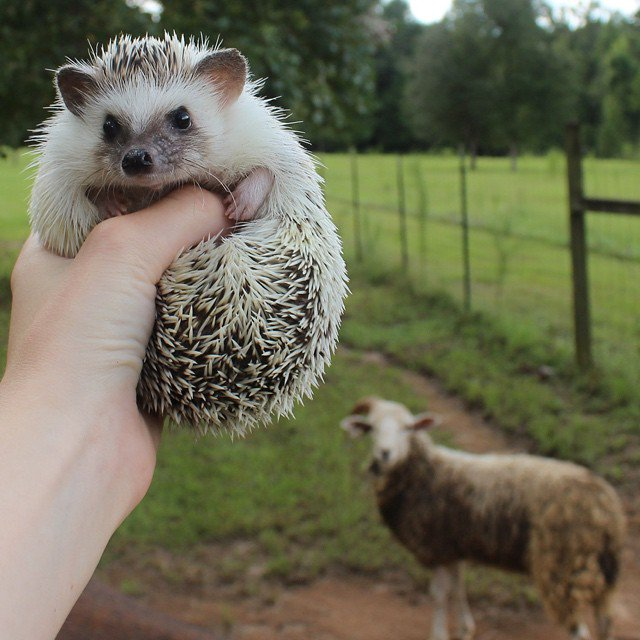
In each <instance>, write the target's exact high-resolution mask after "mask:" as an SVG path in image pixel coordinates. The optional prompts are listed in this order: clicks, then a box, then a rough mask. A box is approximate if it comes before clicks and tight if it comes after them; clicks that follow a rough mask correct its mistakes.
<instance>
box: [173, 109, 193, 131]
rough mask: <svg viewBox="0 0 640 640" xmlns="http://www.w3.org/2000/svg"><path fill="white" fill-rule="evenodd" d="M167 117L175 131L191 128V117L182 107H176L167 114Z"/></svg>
mask: <svg viewBox="0 0 640 640" xmlns="http://www.w3.org/2000/svg"><path fill="white" fill-rule="evenodd" d="M169 117H170V118H171V124H172V125H173V126H174V127H175V128H176V129H188V128H189V127H190V126H191V116H190V115H189V112H188V111H187V110H186V109H185V108H184V107H178V108H177V109H176V110H175V111H172V112H171V113H170V114H169Z"/></svg>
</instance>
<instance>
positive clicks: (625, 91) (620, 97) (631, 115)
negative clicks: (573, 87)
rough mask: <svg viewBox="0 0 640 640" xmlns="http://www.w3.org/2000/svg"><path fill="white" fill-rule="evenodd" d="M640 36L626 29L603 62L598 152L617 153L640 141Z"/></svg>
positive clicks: (615, 154)
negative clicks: (639, 57)
mask: <svg viewBox="0 0 640 640" xmlns="http://www.w3.org/2000/svg"><path fill="white" fill-rule="evenodd" d="M639 55H640V38H638V35H637V33H636V32H635V30H633V31H631V30H627V29H625V30H623V31H622V32H620V34H619V35H618V37H617V38H616V39H615V41H614V42H613V43H612V44H611V46H610V47H609V49H608V51H607V53H606V55H605V56H604V59H603V62H602V81H603V85H604V89H605V91H604V95H603V102H602V123H601V125H600V129H599V132H598V140H597V148H598V153H599V154H601V155H604V156H617V155H621V154H622V153H623V152H624V151H625V147H627V148H628V147H635V148H637V146H638V143H639V142H640V88H639V85H640V63H639V62H638V56H639Z"/></svg>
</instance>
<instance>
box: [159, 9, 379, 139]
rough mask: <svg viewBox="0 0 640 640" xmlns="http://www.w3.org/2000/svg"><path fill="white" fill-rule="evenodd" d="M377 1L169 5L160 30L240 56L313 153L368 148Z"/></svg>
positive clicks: (377, 27)
mask: <svg viewBox="0 0 640 640" xmlns="http://www.w3.org/2000/svg"><path fill="white" fill-rule="evenodd" d="M377 3H378V0H326V1H324V2H320V1H318V0H296V1H295V2H294V1H293V0H279V1H276V0H248V1H246V2H232V1H229V2H225V3H219V2H214V1H213V0H211V1H207V0H188V1H186V2H185V1H180V2H178V1H177V0H166V2H165V3H164V12H163V14H162V19H161V25H162V26H163V27H164V28H166V29H169V30H173V29H175V30H177V31H180V32H183V33H186V34H189V33H191V34H194V35H198V34H200V33H201V32H202V33H203V34H204V35H205V36H208V37H209V38H210V39H211V40H213V41H214V42H215V41H216V40H217V39H218V37H221V38H222V39H223V44H224V45H225V46H233V47H237V48H238V49H240V50H241V51H242V52H243V53H244V54H245V55H246V56H247V58H248V59H249V62H250V66H251V69H252V72H253V75H254V77H258V78H266V82H265V88H264V93H265V94H266V95H267V96H270V97H272V98H273V99H274V101H275V103H276V104H278V105H280V106H283V107H285V108H286V109H287V110H291V112H292V113H293V115H294V117H295V119H296V120H302V125H301V126H302V128H303V130H304V132H305V134H306V135H307V137H308V138H310V139H311V140H312V141H313V142H314V143H315V144H316V145H317V146H318V147H320V148H324V149H329V148H336V147H344V146H346V145H349V144H352V143H356V142H358V141H360V140H365V139H367V138H368V136H369V131H370V128H371V118H370V112H371V108H372V104H373V96H374V69H373V57H372V56H373V51H374V48H375V42H376V39H377V37H378V34H377V30H378V29H379V26H380V24H379V23H380V20H379V19H378V18H376V16H375V13H374V11H373V10H374V8H375V7H376V5H377Z"/></svg>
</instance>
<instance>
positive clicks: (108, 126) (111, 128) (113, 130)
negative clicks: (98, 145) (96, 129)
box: [102, 115, 120, 142]
mask: <svg viewBox="0 0 640 640" xmlns="http://www.w3.org/2000/svg"><path fill="white" fill-rule="evenodd" d="M102 131H103V132H104V138H105V140H107V142H113V140H115V139H116V136H117V135H118V132H119V131H120V123H119V122H118V121H117V120H116V119H115V118H114V117H113V116H111V115H109V116H107V117H106V118H105V119H104V124H103V125H102Z"/></svg>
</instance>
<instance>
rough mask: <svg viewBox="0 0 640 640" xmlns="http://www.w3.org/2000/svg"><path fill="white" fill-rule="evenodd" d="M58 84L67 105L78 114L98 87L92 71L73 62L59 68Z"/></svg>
mask: <svg viewBox="0 0 640 640" xmlns="http://www.w3.org/2000/svg"><path fill="white" fill-rule="evenodd" d="M56 86H57V87H58V92H59V93H60V97H61V98H62V100H63V102H64V104H65V106H66V107H67V109H69V111H71V113H73V114H74V115H76V116H79V115H81V113H82V108H83V107H84V105H85V104H86V102H87V98H89V97H90V96H91V95H93V94H94V93H95V92H96V91H97V88H98V85H97V83H96V79H95V78H94V77H93V75H92V74H91V73H89V72H88V71H85V70H84V69H82V68H81V67H78V66H76V65H73V64H68V65H65V66H64V67H60V69H58V71H57V72H56Z"/></svg>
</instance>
